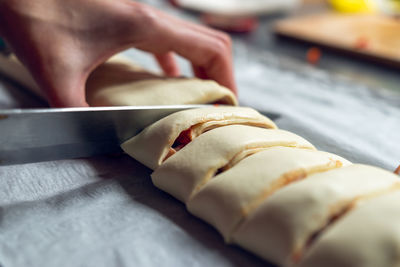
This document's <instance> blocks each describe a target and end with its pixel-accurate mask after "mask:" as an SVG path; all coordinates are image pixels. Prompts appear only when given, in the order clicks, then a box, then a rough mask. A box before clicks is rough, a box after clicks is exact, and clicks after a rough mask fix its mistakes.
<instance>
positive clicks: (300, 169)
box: [187, 147, 350, 242]
mask: <svg viewBox="0 0 400 267" xmlns="http://www.w3.org/2000/svg"><path fill="white" fill-rule="evenodd" d="M349 164H350V162H349V161H347V160H345V159H343V158H341V157H339V156H336V155H333V154H330V153H327V152H322V151H315V150H307V149H299V148H292V147H272V148H269V149H266V150H264V151H261V152H259V153H257V154H254V155H252V156H249V157H247V158H245V159H243V160H242V161H240V162H239V163H238V164H237V165H235V166H234V167H232V168H231V169H229V170H227V171H225V172H223V173H221V174H219V175H217V176H215V177H214V178H213V179H212V180H210V181H209V182H208V183H207V184H206V185H205V186H204V187H203V188H202V189H201V190H200V191H199V192H198V193H197V194H196V195H194V196H193V198H192V199H190V200H189V201H188V203H187V207H188V209H189V211H190V212H191V213H193V214H194V215H196V216H198V217H200V218H201V219H203V220H205V221H206V222H208V223H210V224H211V225H213V226H214V227H215V228H217V230H218V231H219V232H220V233H221V234H222V235H223V236H224V238H225V240H226V241H227V242H229V237H230V236H231V233H232V231H233V230H234V229H235V227H237V226H238V225H239V223H240V222H241V221H242V220H243V219H244V218H245V217H246V216H247V215H248V214H249V213H250V212H251V211H253V210H254V209H255V208H256V207H258V205H259V204H260V203H261V202H262V201H263V200H264V199H265V198H267V197H268V196H270V195H272V194H273V193H274V192H275V191H277V190H279V189H280V188H282V187H284V186H286V185H288V184H290V183H292V182H295V181H298V180H301V179H304V178H305V177H306V176H307V175H310V174H313V173H317V172H323V171H327V170H330V169H334V168H338V167H341V166H343V165H349Z"/></svg>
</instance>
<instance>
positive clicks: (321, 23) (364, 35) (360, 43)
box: [275, 13, 400, 67]
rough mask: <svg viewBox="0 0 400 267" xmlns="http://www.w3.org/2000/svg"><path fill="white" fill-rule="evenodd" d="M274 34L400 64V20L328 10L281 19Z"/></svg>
mask: <svg viewBox="0 0 400 267" xmlns="http://www.w3.org/2000/svg"><path fill="white" fill-rule="evenodd" d="M275 33H276V34H278V35H282V36H286V37H291V38H295V39H299V40H303V41H307V42H311V43H315V44H319V45H322V46H325V47H330V48H335V49H339V50H342V51H347V52H351V53H355V54H358V55H361V56H364V57H369V58H371V59H376V60H379V61H383V62H386V63H390V64H392V65H395V66H398V67H400V19H395V18H392V17H389V16H384V15H376V14H338V13H325V14H318V15H311V16H304V17H295V18H289V19H284V20H281V21H278V22H277V24H276V25H275Z"/></svg>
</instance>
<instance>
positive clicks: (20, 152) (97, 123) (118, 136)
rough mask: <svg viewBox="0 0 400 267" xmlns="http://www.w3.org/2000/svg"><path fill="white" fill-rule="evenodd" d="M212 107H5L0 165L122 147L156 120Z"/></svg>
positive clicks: (1, 115)
mask: <svg viewBox="0 0 400 267" xmlns="http://www.w3.org/2000/svg"><path fill="white" fill-rule="evenodd" d="M206 106H209V105H176V106H130V107H91V108H43V109H6V110H1V109H0V166H1V165H12V164H20V163H29V162H40V161H47V160H58V159H68V158H78V157H79V158H80V157H89V156H93V155H98V154H107V153H113V152H120V151H121V149H120V144H121V143H122V142H124V141H125V140H127V139H128V138H130V137H132V136H134V135H136V134H137V133H138V132H139V131H140V130H142V129H143V128H145V127H146V126H148V125H150V124H151V123H153V122H155V121H157V120H159V119H161V118H163V117H165V116H167V115H169V114H171V113H174V112H177V111H180V110H184V109H190V108H200V107H206Z"/></svg>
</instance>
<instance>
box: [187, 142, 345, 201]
mask: <svg viewBox="0 0 400 267" xmlns="http://www.w3.org/2000/svg"><path fill="white" fill-rule="evenodd" d="M277 146H282V147H293V148H300V149H311V148H310V147H306V146H296V144H295V143H290V142H287V143H286V144H282V143H276V144H271V143H269V144H266V145H265V146H259V147H254V146H247V147H244V148H243V149H242V151H240V152H238V153H236V154H235V155H234V156H233V157H231V159H230V160H229V161H228V163H226V164H223V163H222V164H221V165H220V166H217V167H216V168H212V169H210V170H209V171H208V172H207V175H205V176H204V179H203V180H202V181H201V182H200V183H198V184H197V185H196V187H195V188H194V190H193V192H192V193H191V194H190V197H189V200H190V199H192V198H193V196H194V195H196V194H197V192H199V191H200V189H201V188H202V187H203V186H204V185H205V184H206V183H207V182H208V181H209V180H211V179H212V178H214V177H215V176H217V175H218V174H220V173H222V172H224V171H227V170H229V169H230V168H232V167H233V166H235V165H236V164H238V163H239V162H240V161H241V160H243V159H244V158H246V157H248V156H251V155H253V154H255V153H257V152H261V151H263V150H267V149H270V148H272V147H277ZM340 164H341V163H340Z"/></svg>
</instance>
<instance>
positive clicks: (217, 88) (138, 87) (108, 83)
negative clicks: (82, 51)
mask: <svg viewBox="0 0 400 267" xmlns="http://www.w3.org/2000/svg"><path fill="white" fill-rule="evenodd" d="M86 99H87V102H88V103H89V105H91V106H143V105H177V104H206V103H220V104H227V105H237V100H236V97H235V95H234V94H233V93H232V92H231V91H230V90H229V89H227V88H225V87H223V86H221V85H219V84H218V83H216V82H215V81H211V80H201V79H197V78H171V77H166V76H161V75H157V74H153V73H150V72H148V71H145V70H143V69H140V68H138V67H137V66H134V65H132V64H131V63H129V61H127V60H126V59H121V58H120V57H115V58H111V59H110V60H108V61H107V62H106V63H104V64H102V65H100V66H99V67H98V68H97V69H95V70H94V71H93V73H92V74H91V75H90V76H89V79H88V80H87V83H86Z"/></svg>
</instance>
